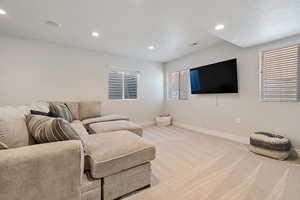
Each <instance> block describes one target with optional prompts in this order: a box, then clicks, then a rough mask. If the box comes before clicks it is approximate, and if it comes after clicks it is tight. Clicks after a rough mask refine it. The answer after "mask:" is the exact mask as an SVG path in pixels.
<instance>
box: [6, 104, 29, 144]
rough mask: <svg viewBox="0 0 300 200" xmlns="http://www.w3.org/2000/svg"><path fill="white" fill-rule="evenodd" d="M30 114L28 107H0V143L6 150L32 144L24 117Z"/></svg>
mask: <svg viewBox="0 0 300 200" xmlns="http://www.w3.org/2000/svg"><path fill="white" fill-rule="evenodd" d="M29 113H30V107H29V106H2V107H0V142H1V143H2V144H3V145H2V146H6V147H7V148H16V147H22V146H27V145H30V144H34V140H33V139H32V137H31V136H30V134H29V132H28V130H27V126H26V122H25V115H26V114H29Z"/></svg>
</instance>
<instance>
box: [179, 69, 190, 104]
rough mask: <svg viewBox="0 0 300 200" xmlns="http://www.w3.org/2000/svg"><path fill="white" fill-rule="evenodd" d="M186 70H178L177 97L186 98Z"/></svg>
mask: <svg viewBox="0 0 300 200" xmlns="http://www.w3.org/2000/svg"><path fill="white" fill-rule="evenodd" d="M188 92H189V90H188V71H187V70H183V71H180V72H179V99H180V100H187V99H188Z"/></svg>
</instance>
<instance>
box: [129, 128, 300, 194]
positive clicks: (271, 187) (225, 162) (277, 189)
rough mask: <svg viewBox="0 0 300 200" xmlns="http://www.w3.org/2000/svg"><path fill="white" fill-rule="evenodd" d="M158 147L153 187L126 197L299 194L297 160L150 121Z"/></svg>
mask: <svg viewBox="0 0 300 200" xmlns="http://www.w3.org/2000/svg"><path fill="white" fill-rule="evenodd" d="M145 138H146V139H148V140H151V141H152V142H153V143H154V144H155V145H156V148H157V158H156V160H155V161H154V162H153V164H152V169H153V180H152V187H151V188H148V189H146V190H142V191H140V192H138V193H136V194H133V195H130V196H129V197H127V198H125V199H126V200H175V199H176V200H250V199H251V200H299V199H300V166H299V165H298V164H296V163H297V162H298V161H297V160H296V161H293V162H288V161H284V162H283V161H276V160H272V159H269V158H265V157H262V156H258V155H256V154H253V153H251V152H249V151H248V149H247V146H246V145H243V144H239V143H234V142H231V141H228V140H225V139H221V138H217V137H213V136H208V135H205V134H200V133H194V132H191V131H187V130H184V129H180V128H176V127H165V128H158V127H149V128H146V129H145Z"/></svg>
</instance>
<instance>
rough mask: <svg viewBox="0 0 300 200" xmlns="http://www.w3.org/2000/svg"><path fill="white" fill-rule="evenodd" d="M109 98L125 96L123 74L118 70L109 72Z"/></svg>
mask: <svg viewBox="0 0 300 200" xmlns="http://www.w3.org/2000/svg"><path fill="white" fill-rule="evenodd" d="M108 85H109V89H108V91H109V99H122V98H123V75H122V73H121V72H118V71H110V72H109V81H108Z"/></svg>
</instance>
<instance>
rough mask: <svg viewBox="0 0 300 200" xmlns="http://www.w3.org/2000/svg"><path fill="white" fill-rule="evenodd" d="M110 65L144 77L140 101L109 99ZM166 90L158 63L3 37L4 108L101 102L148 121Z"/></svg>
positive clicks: (0, 97) (0, 87) (106, 108)
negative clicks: (39, 103)
mask: <svg viewBox="0 0 300 200" xmlns="http://www.w3.org/2000/svg"><path fill="white" fill-rule="evenodd" d="M108 65H115V66H121V67H126V68H132V69H137V70H139V71H140V72H141V78H140V82H139V99H138V100H137V101H135V100H130V101H110V100H108V97H107V95H108V94H107V86H108V84H107V83H108V81H107V78H108V77H107V76H108V75H107V73H108V69H109V67H108ZM162 88H163V68H162V65H161V64H160V63H156V62H147V61H142V60H137V59H132V58H127V57H121V56H115V55H111V54H106V53H99V52H93V51H86V50H80V49H76V48H68V47H62V46H58V45H55V44H49V43H44V42H39V41H33V40H23V39H18V38H13V37H4V36H2V37H0V105H5V104H10V105H11V104H12V105H15V104H26V103H30V102H32V101H35V100H102V101H103V112H104V113H120V114H125V115H129V116H130V117H131V118H132V119H133V120H135V121H139V122H147V121H150V120H153V118H154V117H155V116H156V115H157V114H159V113H160V111H161V109H162V105H163V98H164V97H163V90H162Z"/></svg>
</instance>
